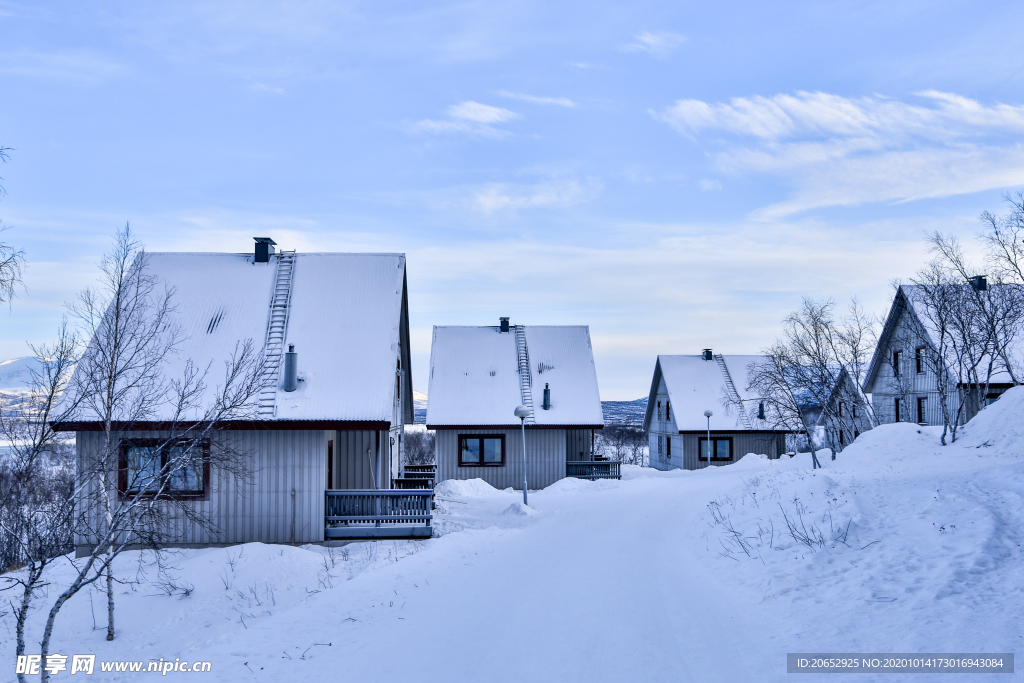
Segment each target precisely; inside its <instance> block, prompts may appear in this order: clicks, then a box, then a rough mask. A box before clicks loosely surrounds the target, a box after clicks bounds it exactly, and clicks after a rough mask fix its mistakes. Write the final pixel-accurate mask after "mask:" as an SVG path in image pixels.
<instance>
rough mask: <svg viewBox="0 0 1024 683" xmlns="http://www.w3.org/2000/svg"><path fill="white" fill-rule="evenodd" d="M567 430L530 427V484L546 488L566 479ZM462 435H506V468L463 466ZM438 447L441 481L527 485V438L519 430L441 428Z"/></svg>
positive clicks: (530, 485)
mask: <svg viewBox="0 0 1024 683" xmlns="http://www.w3.org/2000/svg"><path fill="white" fill-rule="evenodd" d="M565 431H566V430H564V429H527V430H526V468H527V470H526V474H527V486H529V487H530V488H531V489H542V488H544V487H545V486H550V485H551V484H553V483H555V482H556V481H558V480H559V479H563V478H565V461H566V452H565V447H566V433H565ZM459 434H504V435H505V465H504V466H502V467H459V464H458V463H459ZM434 443H435V448H436V457H437V478H438V481H444V480H445V479H483V480H484V481H486V482H487V483H488V484H490V485H491V486H493V487H495V488H499V489H505V488H509V487H512V488H514V489H519V490H521V489H522V488H523V468H522V458H523V441H522V438H521V436H520V430H518V429H460V430H453V429H439V430H437V432H436V437H435V441H434Z"/></svg>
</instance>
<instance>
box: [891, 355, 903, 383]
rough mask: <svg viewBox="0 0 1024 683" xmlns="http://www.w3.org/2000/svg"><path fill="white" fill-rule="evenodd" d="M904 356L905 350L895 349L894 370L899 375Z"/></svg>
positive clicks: (893, 356) (893, 357)
mask: <svg viewBox="0 0 1024 683" xmlns="http://www.w3.org/2000/svg"><path fill="white" fill-rule="evenodd" d="M902 356H903V352H902V351H893V352H892V372H893V374H894V375H896V376H897V377H899V376H900V360H902Z"/></svg>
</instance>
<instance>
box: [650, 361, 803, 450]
mask: <svg viewBox="0 0 1024 683" xmlns="http://www.w3.org/2000/svg"><path fill="white" fill-rule="evenodd" d="M764 359H765V357H764V356H733V355H721V354H715V353H713V352H712V350H711V349H705V350H704V352H703V353H700V354H695V355H678V356H658V358H657V361H656V362H655V365H654V377H653V378H652V380H651V390H650V394H649V395H648V399H647V413H646V414H645V416H644V429H645V430H646V431H647V433H648V435H649V438H650V451H649V463H650V466H651V467H654V468H656V469H659V470H672V469H686V470H696V469H702V468H704V467H708V466H710V465H728V464H730V463H733V462H736V461H737V460H739V459H740V458H742V457H743V456H744V455H746V454H747V453H759V454H764V455H767V456H768V457H770V458H778V457H779V456H780V455H782V454H783V453H785V452H786V436H787V435H788V434H792V433H793V432H792V431H789V430H781V429H775V428H773V427H772V426H771V425H769V424H768V423H767V422H765V421H764V420H761V419H758V413H759V408H760V405H759V402H758V399H757V398H756V397H754V396H751V395H749V393H748V391H747V390H746V387H747V384H748V382H747V368H748V367H749V366H750V364H751V363H757V362H761V361H763V360H764ZM705 411H710V412H711V413H712V415H711V417H710V418H709V417H707V416H705ZM709 431H710V433H709ZM709 436H710V440H709Z"/></svg>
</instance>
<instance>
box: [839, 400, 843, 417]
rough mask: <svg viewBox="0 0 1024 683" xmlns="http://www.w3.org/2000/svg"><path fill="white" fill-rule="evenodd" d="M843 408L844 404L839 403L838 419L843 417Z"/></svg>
mask: <svg viewBox="0 0 1024 683" xmlns="http://www.w3.org/2000/svg"><path fill="white" fill-rule="evenodd" d="M843 406H844V402H843V401H840V402H839V417H842V416H843Z"/></svg>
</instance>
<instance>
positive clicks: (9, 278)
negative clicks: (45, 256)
mask: <svg viewBox="0 0 1024 683" xmlns="http://www.w3.org/2000/svg"><path fill="white" fill-rule="evenodd" d="M9 151H11V149H10V147H2V146H0V162H3V163H6V162H7V159H8V157H7V152H9ZM0 180H3V178H0ZM4 194H6V193H5V192H4V188H3V185H0V197H2V196H3V195H4ZM5 230H7V228H5V227H4V226H3V224H2V223H0V232H4V231H5ZM24 266H25V252H24V250H22V249H16V248H14V247H13V246H11V245H9V244H6V243H4V242H0V303H5V302H10V300H11V299H12V298H14V295H15V292H16V291H17V289H18V285H20V284H21V272H22V269H23V268H24Z"/></svg>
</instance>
